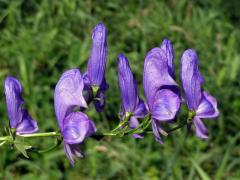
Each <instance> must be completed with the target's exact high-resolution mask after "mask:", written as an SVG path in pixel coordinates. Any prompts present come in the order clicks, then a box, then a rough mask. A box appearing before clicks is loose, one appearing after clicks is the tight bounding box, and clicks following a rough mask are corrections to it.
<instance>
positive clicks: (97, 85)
mask: <svg viewBox="0 0 240 180" xmlns="http://www.w3.org/2000/svg"><path fill="white" fill-rule="evenodd" d="M106 61H107V29H106V27H105V26H104V25H103V24H102V23H99V24H97V25H96V26H95V27H94V29H93V32H92V51H91V55H90V58H89V60H88V67H87V72H86V73H85V74H84V84H85V88H84V89H85V90H87V91H88V93H89V95H88V97H89V98H88V99H87V101H90V99H91V98H92V97H94V105H95V109H96V110H97V111H98V112H101V111H102V110H103V109H104V106H105V100H104V99H105V98H104V92H105V91H106V90H107V89H108V84H107V83H106V80H105V68H106Z"/></svg>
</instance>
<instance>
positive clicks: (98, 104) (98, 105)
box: [93, 78, 108, 112]
mask: <svg viewBox="0 0 240 180" xmlns="http://www.w3.org/2000/svg"><path fill="white" fill-rule="evenodd" d="M107 89H108V84H107V82H106V80H105V78H104V79H103V82H102V84H101V86H100V89H99V90H98V94H97V96H96V97H95V100H94V102H93V103H94V107H95V109H96V111H97V112H102V111H103V110H104V107H105V95H104V94H105V91H107Z"/></svg>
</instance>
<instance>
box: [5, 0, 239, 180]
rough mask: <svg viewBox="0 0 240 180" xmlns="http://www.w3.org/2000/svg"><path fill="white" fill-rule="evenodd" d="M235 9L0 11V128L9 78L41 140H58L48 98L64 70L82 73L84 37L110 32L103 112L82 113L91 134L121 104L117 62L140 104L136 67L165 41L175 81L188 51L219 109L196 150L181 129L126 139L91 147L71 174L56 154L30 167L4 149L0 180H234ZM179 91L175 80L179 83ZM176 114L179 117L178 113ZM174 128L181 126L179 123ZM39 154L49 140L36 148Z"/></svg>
mask: <svg viewBox="0 0 240 180" xmlns="http://www.w3.org/2000/svg"><path fill="white" fill-rule="evenodd" d="M239 8H240V1H238V0H235V1H234V0H228V1H224V0H212V1H208V0H205V1H203V0H194V1H187V0H170V1H167V0H166V1H157V0H146V1H144V0H139V1H131V0H130V1H127V0H123V1H103V0H99V1H90V0H88V1H74V0H71V1H70V0H69V1H68V0H63V1H48V0H37V1H36V0H28V1H27V0H26V1H24V0H16V1H11V0H1V1H0V82H1V83H0V120H1V132H2V131H3V125H4V124H5V125H7V123H8V118H7V113H6V105H5V98H4V94H3V82H4V78H5V77H6V76H7V75H13V76H16V77H17V78H18V79H20V80H21V81H22V84H23V86H24V93H23V96H24V98H25V100H26V105H25V106H26V107H27V108H28V109H29V111H30V113H31V115H32V116H33V117H34V118H35V119H37V121H38V123H39V126H40V130H41V131H52V130H57V124H56V119H55V115H54V109H53V90H54V87H55V84H56V83H57V81H58V78H59V76H60V75H61V74H62V73H63V72H64V71H65V70H67V69H69V68H73V67H78V68H80V70H81V72H84V71H85V70H86V63H87V60H88V57H89V54H90V50H91V29H92V28H93V27H94V25H96V24H97V23H98V22H103V23H104V24H105V25H106V27H107V29H108V62H107V76H106V77H107V81H108V83H109V85H110V89H109V90H108V92H107V94H106V96H107V105H106V110H105V111H104V112H103V113H101V114H97V113H95V111H94V110H93V108H91V110H89V111H88V112H87V113H88V115H89V116H90V117H91V118H92V119H93V120H94V121H95V122H96V124H97V127H98V129H99V130H108V129H110V128H113V127H114V126H115V125H116V124H117V123H118V118H117V114H118V112H119V108H120V96H119V95H120V94H119V90H118V85H117V64H116V62H117V60H116V57H117V54H118V53H120V52H123V53H124V54H125V55H126V56H127V57H128V58H129V61H130V64H131V66H132V70H133V73H134V75H135V77H136V79H137V82H138V84H139V90H140V92H141V97H143V90H142V82H141V81H142V68H143V62H144V57H145V55H146V53H147V51H149V50H150V49H151V48H153V47H156V46H159V45H160V43H161V41H162V40H163V38H165V37H168V38H170V39H171V40H172V42H173V45H174V49H175V64H176V66H175V67H176V73H177V74H179V59H180V56H181V53H182V52H183V51H184V50H185V49H187V48H194V49H196V50H197V52H198V54H199V58H200V70H201V72H202V75H203V76H204V78H205V84H204V88H205V89H206V90H207V91H209V92H210V93H211V94H212V95H214V96H215V97H216V98H217V99H218V103H219V109H220V112H221V116H220V117H219V118H218V119H217V120H209V121H205V122H206V124H207V126H208V128H209V133H210V137H209V139H208V140H207V141H202V140H199V139H198V138H196V137H195V135H194V132H190V133H187V131H186V129H181V130H178V131H176V132H175V133H174V134H171V135H170V136H169V137H167V138H164V145H159V144H158V143H156V142H155V140H154V138H153V137H152V135H148V136H146V137H145V138H144V139H143V140H135V139H133V138H131V137H130V136H128V137H124V138H114V137H113V138H105V139H103V140H102V141H99V142H98V141H95V140H93V139H89V140H88V141H87V143H86V145H85V155H86V156H85V158H84V159H82V160H78V161H77V163H76V165H75V167H74V168H72V167H71V166H70V164H69V162H68V160H67V159H66V157H65V155H64V152H63V148H62V146H61V147H59V148H58V149H57V150H55V151H52V152H49V153H46V154H35V153H30V154H29V155H30V159H26V158H24V157H23V156H22V155H21V154H20V153H18V152H17V151H15V150H14V149H11V148H10V147H8V146H2V147H0V179H43V180H46V179H50V178H51V179H52V180H53V179H84V180H85V179H86V180H88V179H114V180H117V179H144V180H145V179H151V180H152V179H153V180H154V179H180V180H181V179H184V180H185V179H188V180H191V179H204V180H208V179H236V180H237V179H240V170H239V169H240V168H239V167H240V146H239V145H237V144H239V142H240V132H239V130H240V119H239V117H240V86H239V85H240V78H239V77H240V45H239V44H240V30H239V28H240V11H239ZM177 81H178V82H179V77H177ZM183 114H184V113H183ZM181 118H184V117H183V116H181ZM32 143H33V144H35V145H36V146H39V147H41V148H47V147H49V146H51V144H52V143H53V139H51V138H45V139H36V140H34V141H32Z"/></svg>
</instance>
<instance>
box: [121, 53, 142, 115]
mask: <svg viewBox="0 0 240 180" xmlns="http://www.w3.org/2000/svg"><path fill="white" fill-rule="evenodd" d="M118 84H119V88H120V91H121V96H122V111H124V112H133V111H134V109H135V106H136V103H137V100H138V94H137V85H136V82H135V80H134V77H133V74H132V71H131V68H130V65H129V63H128V59H127V58H126V57H125V56H124V55H123V54H119V55H118Z"/></svg>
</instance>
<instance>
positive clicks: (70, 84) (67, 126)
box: [54, 69, 96, 165]
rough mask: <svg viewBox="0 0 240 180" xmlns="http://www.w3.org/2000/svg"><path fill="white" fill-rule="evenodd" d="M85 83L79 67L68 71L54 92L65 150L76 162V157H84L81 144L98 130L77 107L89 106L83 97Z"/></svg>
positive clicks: (56, 111)
mask: <svg viewBox="0 0 240 180" xmlns="http://www.w3.org/2000/svg"><path fill="white" fill-rule="evenodd" d="M83 87H84V83H83V78H82V76H81V73H80V71H79V70H78V69H71V70H68V71H66V72H65V73H64V74H63V75H62V76H61V78H60V80H59V81H58V83H57V85H56V88H55V92H54V108H55V113H56V116H57V120H58V124H59V127H60V131H61V133H62V137H63V141H64V150H65V153H66V155H67V157H68V159H69V161H70V163H71V164H72V165H73V164H74V157H75V156H76V157H82V156H83V155H82V152H81V150H80V147H79V145H80V144H81V143H83V141H84V140H85V139H86V138H87V137H89V136H91V135H92V134H94V133H95V132H96V127H95V125H94V123H93V121H92V120H90V119H89V118H88V116H87V115H86V114H84V113H82V112H74V110H75V108H80V107H84V108H87V103H86V101H85V99H84V97H83V94H82V91H83Z"/></svg>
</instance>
